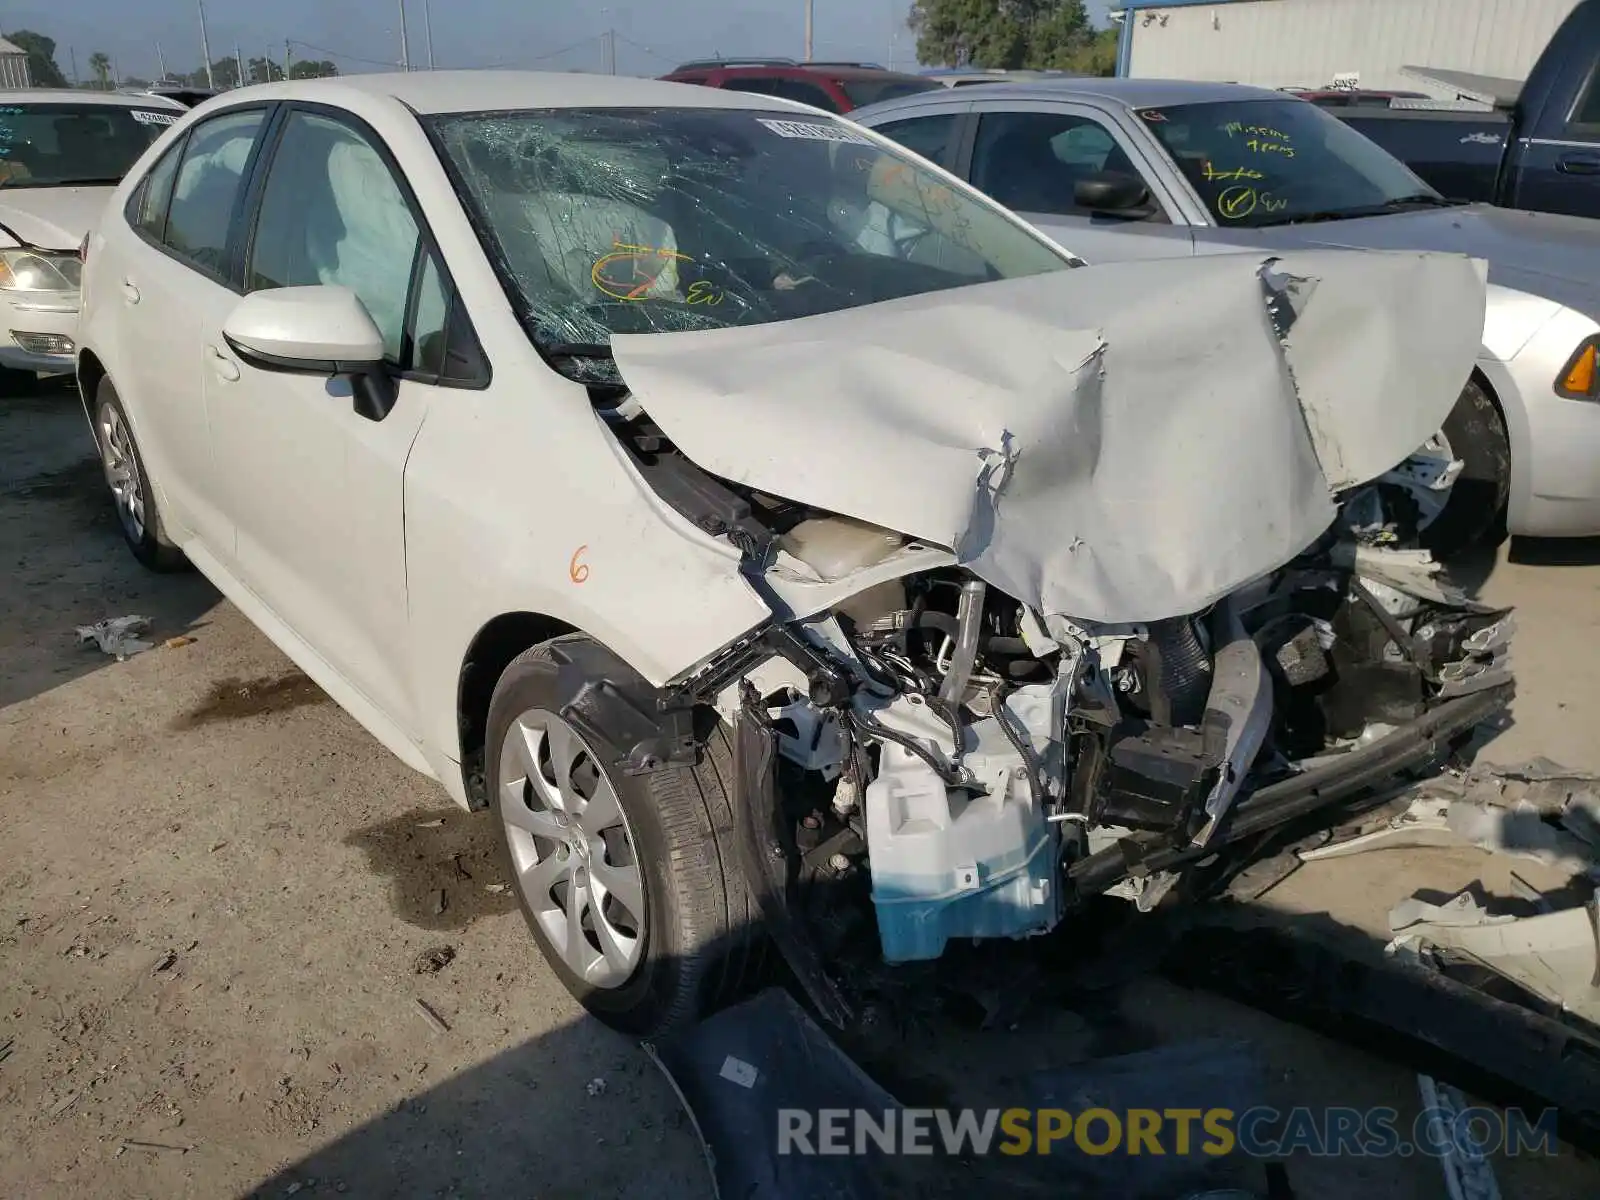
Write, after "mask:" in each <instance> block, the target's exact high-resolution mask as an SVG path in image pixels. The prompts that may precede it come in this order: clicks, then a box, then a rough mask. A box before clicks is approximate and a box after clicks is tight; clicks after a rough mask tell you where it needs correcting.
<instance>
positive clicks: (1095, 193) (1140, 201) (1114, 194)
mask: <svg viewBox="0 0 1600 1200" xmlns="http://www.w3.org/2000/svg"><path fill="white" fill-rule="evenodd" d="M1072 202H1073V203H1074V204H1076V205H1077V206H1078V207H1079V208H1087V209H1088V210H1089V211H1091V212H1101V213H1115V214H1116V215H1118V216H1129V217H1131V216H1139V215H1141V214H1142V213H1144V212H1147V211H1149V206H1150V189H1149V188H1147V187H1145V185H1144V180H1142V179H1140V178H1138V177H1137V176H1134V175H1125V174H1123V173H1122V172H1121V171H1101V172H1099V173H1097V174H1094V175H1090V176H1088V177H1087V178H1085V179H1080V180H1078V182H1077V184H1076V185H1074V187H1073V189H1072Z"/></svg>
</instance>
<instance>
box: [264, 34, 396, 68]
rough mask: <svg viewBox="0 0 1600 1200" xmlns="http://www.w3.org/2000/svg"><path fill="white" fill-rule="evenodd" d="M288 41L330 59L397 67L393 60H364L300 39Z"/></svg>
mask: <svg viewBox="0 0 1600 1200" xmlns="http://www.w3.org/2000/svg"><path fill="white" fill-rule="evenodd" d="M288 41H289V44H290V45H293V46H299V47H300V48H301V49H302V50H314V51H316V52H317V53H318V54H326V55H327V56H328V57H329V58H342V59H344V60H345V61H347V62H358V63H365V64H366V65H367V66H369V67H389V68H390V69H391V70H392V69H393V68H394V66H395V62H394V59H392V58H362V57H361V56H360V55H359V54H345V53H343V52H342V51H339V50H330V49H328V48H327V47H326V46H313V45H312V44H311V43H310V42H302V41H301V40H300V39H299V38H290V39H288Z"/></svg>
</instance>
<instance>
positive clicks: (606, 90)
mask: <svg viewBox="0 0 1600 1200" xmlns="http://www.w3.org/2000/svg"><path fill="white" fill-rule="evenodd" d="M372 97H378V98H383V99H392V100H398V101H399V102H400V103H402V104H404V105H405V106H406V107H408V108H410V109H411V110H412V111H413V112H416V113H421V114H429V113H465V112H499V111H508V110H519V109H530V108H556V109H559V108H747V109H759V110H763V111H773V112H785V113H792V112H795V111H796V110H797V109H800V108H801V107H802V106H799V105H795V104H793V103H791V102H789V101H785V100H779V99H777V98H776V97H772V96H757V95H753V94H751V93H748V92H725V91H721V90H719V89H715V88H705V87H698V86H696V85H694V84H689V83H670V82H666V81H663V80H659V79H636V78H634V77H633V76H629V75H583V74H579V73H576V72H571V71H560V72H557V71H410V72H404V73H402V72H391V73H388V74H382V75H339V76H335V77H333V78H329V79H296V80H291V81H289V82H287V83H261V84H256V85H254V86H252V87H246V88H238V89H236V90H234V91H230V92H224V93H223V94H222V96H219V97H217V98H216V99H214V100H209V101H207V102H206V105H205V107H206V108H207V109H208V110H209V109H211V108H212V106H213V105H215V104H216V103H217V101H218V100H223V101H230V100H235V99H240V100H244V99H249V100H309V101H322V102H324V103H327V104H332V105H337V106H340V107H348V106H349V103H350V102H351V101H353V100H359V99H362V98H372Z"/></svg>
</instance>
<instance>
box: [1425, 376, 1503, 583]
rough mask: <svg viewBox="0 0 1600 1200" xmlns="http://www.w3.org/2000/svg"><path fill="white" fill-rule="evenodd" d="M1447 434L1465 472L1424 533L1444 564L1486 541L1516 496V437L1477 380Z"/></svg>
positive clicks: (1453, 414) (1468, 388) (1450, 419)
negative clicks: (1513, 454)
mask: <svg viewBox="0 0 1600 1200" xmlns="http://www.w3.org/2000/svg"><path fill="white" fill-rule="evenodd" d="M1442 432H1443V434H1444V441H1445V442H1446V443H1447V444H1448V446H1449V450H1450V453H1451V455H1452V456H1453V457H1454V458H1456V459H1459V460H1460V462H1461V464H1462V466H1461V473H1460V474H1459V475H1457V476H1456V478H1455V482H1454V483H1453V484H1452V485H1451V488H1450V498H1449V500H1448V501H1447V502H1446V504H1445V506H1444V509H1443V510H1442V511H1441V512H1440V513H1439V514H1438V516H1436V517H1435V518H1434V519H1433V521H1431V522H1430V523H1429V524H1427V525H1426V526H1424V527H1423V529H1422V531H1421V535H1420V541H1421V544H1422V547H1423V549H1425V550H1431V551H1432V552H1433V556H1434V557H1435V558H1437V559H1439V560H1440V561H1441V562H1443V561H1446V560H1448V559H1450V558H1453V557H1455V556H1456V555H1458V554H1460V553H1462V552H1463V551H1466V550H1470V549H1471V548H1472V547H1474V546H1476V545H1477V544H1479V543H1480V542H1482V541H1483V540H1484V539H1485V538H1486V537H1487V536H1488V535H1489V534H1490V532H1491V531H1492V530H1494V529H1495V528H1496V527H1497V526H1498V524H1499V521H1500V517H1501V515H1502V514H1503V513H1504V511H1505V507H1506V500H1507V499H1508V498H1509V497H1510V495H1511V439H1510V438H1509V437H1508V436H1507V434H1506V423H1505V421H1504V419H1503V418H1502V417H1501V416H1500V410H1499V408H1497V407H1496V406H1495V402H1494V397H1492V396H1491V395H1490V394H1489V393H1488V391H1486V390H1485V389H1484V388H1483V386H1482V385H1480V384H1479V383H1478V381H1477V380H1476V379H1473V380H1469V381H1468V383H1467V386H1466V388H1465V389H1464V390H1463V391H1462V393H1461V399H1459V400H1458V401H1456V406H1455V408H1453V409H1451V410H1450V415H1449V416H1448V417H1447V418H1445V423H1444V429H1443V431H1442Z"/></svg>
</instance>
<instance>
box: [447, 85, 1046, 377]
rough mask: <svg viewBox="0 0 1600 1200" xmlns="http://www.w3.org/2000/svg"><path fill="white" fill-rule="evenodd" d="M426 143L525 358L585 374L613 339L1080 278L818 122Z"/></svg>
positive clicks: (496, 117) (469, 127)
mask: <svg viewBox="0 0 1600 1200" xmlns="http://www.w3.org/2000/svg"><path fill="white" fill-rule="evenodd" d="M431 128H432V131H433V133H434V136H435V138H436V140H437V142H438V143H439V145H440V146H441V148H442V151H443V153H444V156H445V158H446V160H447V161H448V163H449V164H450V166H451V169H452V171H453V173H454V175H455V176H456V179H457V185H458V187H459V189H460V190H461V192H462V194H463V196H464V198H465V200H466V202H467V203H468V205H469V206H470V207H471V208H472V209H474V210H476V211H475V214H474V215H475V216H476V218H477V225H478V227H479V229H480V231H481V232H482V235H483V237H484V240H485V242H486V249H487V250H488V251H489V252H490V255H491V257H492V258H494V259H495V260H496V262H497V265H498V266H499V269H500V271H501V274H502V276H503V277H504V279H505V281H506V286H507V289H508V291H509V292H510V293H511V297H512V300H513V302H514V303H515V304H516V306H517V307H518V310H519V315H520V316H521V317H522V320H523V322H524V324H525V326H526V327H527V328H528V330H529V332H530V334H531V336H532V337H533V339H534V341H535V342H536V343H538V344H539V346H540V348H541V349H542V350H544V352H545V353H546V355H548V356H550V357H551V358H553V359H558V360H559V359H563V358H564V359H571V360H575V361H574V362H573V363H565V362H563V363H562V364H561V365H562V366H563V368H564V369H567V370H569V371H572V373H574V374H582V375H584V376H585V377H593V374H594V372H596V371H597V370H599V369H600V368H598V367H597V365H596V363H595V361H594V360H597V359H599V360H604V359H605V357H606V355H607V350H606V347H608V346H609V344H610V340H611V335H612V334H614V333H651V332H666V331H679V330H690V329H715V328H722V327H726V326H730V325H755V324H763V323H766V322H769V321H782V320H789V319H791V318H795V317H804V316H811V315H815V314H818V313H826V312H834V311H837V310H839V309H845V308H851V307H854V306H857V305H862V304H873V303H876V302H878V301H882V300H892V299H896V298H898V297H903V296H913V295H918V294H921V293H925V292H935V291H939V290H941V289H944V288H954V287H960V286H962V285H965V284H971V283H981V282H984V281H986V280H997V279H1010V278H1016V277H1019V276H1024V275H1036V274H1040V273H1043V272H1045V271H1056V270H1062V269H1065V268H1067V267H1068V266H1070V265H1071V263H1070V261H1069V260H1068V259H1067V258H1066V256H1065V255H1063V253H1062V252H1060V251H1058V250H1056V249H1055V248H1054V247H1052V246H1051V245H1050V244H1049V243H1048V242H1045V241H1043V240H1042V239H1040V238H1038V237H1037V236H1035V235H1033V234H1031V233H1029V232H1028V231H1027V230H1026V229H1025V228H1023V227H1022V226H1020V225H1018V224H1016V223H1015V222H1013V221H1012V220H1010V219H1008V217H1007V216H1006V215H1005V214H1003V213H1002V212H1000V211H998V210H996V209H995V208H993V207H991V206H989V205H988V204H986V203H984V202H982V201H981V200H979V199H976V198H974V197H973V196H972V195H969V194H967V193H966V192H965V191H964V190H962V189H959V188H956V187H952V186H951V185H950V184H949V183H948V182H947V181H946V180H944V179H942V178H940V177H938V176H937V175H936V174H934V173H933V172H932V171H930V170H928V169H927V168H926V167H924V166H921V165H919V164H918V163H917V162H916V161H915V160H914V159H912V158H910V157H907V156H905V155H904V154H902V153H900V152H899V151H897V150H894V149H880V148H879V147H878V145H877V144H876V143H874V142H873V141H871V140H870V139H869V138H867V137H866V136H865V135H863V134H862V133H861V132H859V131H858V130H855V129H853V128H852V127H850V126H849V125H846V124H844V123H843V122H840V121H835V120H831V119H826V118H823V117H820V116H818V117H813V116H810V115H806V116H803V117H792V118H791V117H786V116H784V115H783V114H781V113H772V112H766V111H751V110H747V109H744V110H715V109H671V108H668V109H599V110H580V109H565V110H558V111H547V110H546V111H530V112H513V113H484V114H470V115H460V116H458V115H450V116H442V117H436V118H434V119H433V120H432V122H431ZM585 360H587V361H585ZM607 365H608V366H609V364H607Z"/></svg>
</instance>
